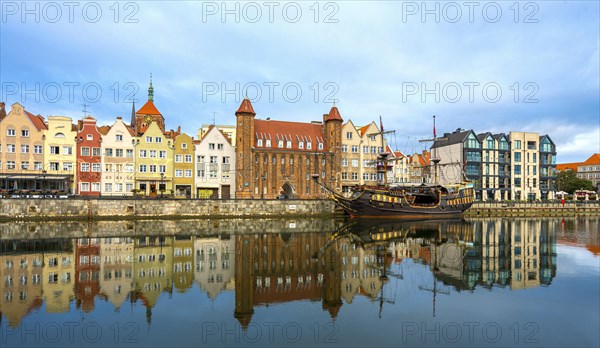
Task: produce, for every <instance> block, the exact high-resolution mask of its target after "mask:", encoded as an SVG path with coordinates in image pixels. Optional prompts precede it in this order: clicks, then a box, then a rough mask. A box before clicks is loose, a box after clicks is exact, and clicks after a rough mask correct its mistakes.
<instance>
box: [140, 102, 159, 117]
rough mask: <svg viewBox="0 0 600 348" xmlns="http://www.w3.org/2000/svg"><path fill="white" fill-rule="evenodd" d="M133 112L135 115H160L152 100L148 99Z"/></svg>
mask: <svg viewBox="0 0 600 348" xmlns="http://www.w3.org/2000/svg"><path fill="white" fill-rule="evenodd" d="M135 114H136V115H161V116H162V114H161V113H160V111H158V109H157V108H156V106H154V103H153V102H152V100H148V101H147V102H146V104H144V106H142V108H141V109H139V110H138V111H137V112H136V113H135Z"/></svg>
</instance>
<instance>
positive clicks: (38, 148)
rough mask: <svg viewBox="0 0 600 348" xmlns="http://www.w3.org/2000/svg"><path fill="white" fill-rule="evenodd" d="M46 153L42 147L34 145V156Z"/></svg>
mask: <svg viewBox="0 0 600 348" xmlns="http://www.w3.org/2000/svg"><path fill="white" fill-rule="evenodd" d="M43 152H44V151H43V150H42V145H34V146H33V153H34V154H37V155H39V154H42V153H43Z"/></svg>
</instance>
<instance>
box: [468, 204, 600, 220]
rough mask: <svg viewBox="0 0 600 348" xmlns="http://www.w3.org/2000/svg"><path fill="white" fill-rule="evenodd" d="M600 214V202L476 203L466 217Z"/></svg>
mask: <svg viewBox="0 0 600 348" xmlns="http://www.w3.org/2000/svg"><path fill="white" fill-rule="evenodd" d="M596 214H600V202H599V201H565V204H564V205H563V204H562V203H561V202H560V201H557V202H476V203H474V204H473V206H472V207H471V208H470V209H469V210H467V211H466V212H465V214H464V215H465V217H542V216H575V215H596Z"/></svg>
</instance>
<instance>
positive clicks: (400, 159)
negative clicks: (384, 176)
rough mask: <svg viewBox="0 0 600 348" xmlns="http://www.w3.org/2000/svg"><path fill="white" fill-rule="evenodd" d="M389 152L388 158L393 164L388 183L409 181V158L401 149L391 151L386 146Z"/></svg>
mask: <svg viewBox="0 0 600 348" xmlns="http://www.w3.org/2000/svg"><path fill="white" fill-rule="evenodd" d="M387 151H388V152H389V153H390V156H389V159H390V162H391V163H392V164H393V167H392V178H391V180H390V183H396V184H400V183H409V182H410V171H409V169H410V168H409V158H408V156H406V155H404V154H403V153H402V152H401V151H392V149H391V148H390V147H389V146H388V150H387Z"/></svg>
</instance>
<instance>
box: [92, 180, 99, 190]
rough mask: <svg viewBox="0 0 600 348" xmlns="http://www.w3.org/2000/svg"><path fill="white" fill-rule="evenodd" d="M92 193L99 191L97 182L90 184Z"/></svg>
mask: <svg viewBox="0 0 600 348" xmlns="http://www.w3.org/2000/svg"><path fill="white" fill-rule="evenodd" d="M92 191H94V192H98V191H100V183H99V182H93V183H92Z"/></svg>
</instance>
